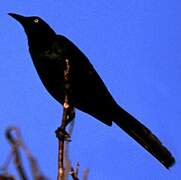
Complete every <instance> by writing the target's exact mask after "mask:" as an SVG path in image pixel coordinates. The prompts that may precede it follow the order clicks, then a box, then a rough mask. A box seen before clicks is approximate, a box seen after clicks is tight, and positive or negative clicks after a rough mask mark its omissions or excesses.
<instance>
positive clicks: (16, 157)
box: [6, 127, 27, 180]
mask: <svg viewBox="0 0 181 180" xmlns="http://www.w3.org/2000/svg"><path fill="white" fill-rule="evenodd" d="M13 131H14V132H15V133H16V136H19V131H18V130H17V128H15V127H10V128H7V129H6V138H7V139H8V141H9V142H10V144H11V146H12V150H13V156H14V164H15V166H16V169H17V171H18V173H19V176H20V178H21V179H22V180H27V177H26V174H25V171H24V168H23V165H22V160H21V157H20V152H19V141H18V140H17V139H16V138H15V137H13V134H12V132H13Z"/></svg>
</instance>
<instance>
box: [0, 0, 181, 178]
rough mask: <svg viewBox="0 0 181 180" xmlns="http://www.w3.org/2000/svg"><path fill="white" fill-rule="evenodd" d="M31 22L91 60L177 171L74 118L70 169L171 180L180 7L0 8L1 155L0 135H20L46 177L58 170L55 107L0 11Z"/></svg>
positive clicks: (176, 139)
mask: <svg viewBox="0 0 181 180" xmlns="http://www.w3.org/2000/svg"><path fill="white" fill-rule="evenodd" d="M8 12H14V13H19V14H22V15H38V16H40V17H42V18H43V19H44V20H46V21H47V22H48V23H49V24H50V25H51V26H52V27H53V29H55V31H56V32H57V33H59V34H64V35H66V36H67V37H68V38H69V39H71V40H72V41H73V42H74V43H75V44H76V45H78V47H79V48H80V49H81V50H82V51H83V52H84V53H85V54H86V55H87V56H88V57H89V59H90V61H91V62H92V64H93V65H94V66H95V68H96V70H97V71H98V72H99V74H100V76H101V77H102V79H103V80H104V82H105V84H106V85H107V87H108V89H109V90H110V91H111V94H112V95H113V97H114V98H115V99H116V100H117V102H118V103H119V104H120V105H121V106H122V107H124V108H125V109H126V110H127V111H128V112H130V113H131V114H132V115H134V116H135V117H137V118H138V119H139V120H140V121H141V122H142V123H144V124H145V125H147V126H148V127H149V128H150V129H151V130H152V131H153V132H154V133H155V134H156V135H157V136H158V137H159V138H160V139H161V141H162V142H163V143H164V144H165V145H166V146H167V147H168V148H169V149H170V150H171V152H172V153H173V154H174V156H175V157H176V160H177V163H176V165H175V166H173V168H171V169H170V171H168V170H166V169H165V168H164V167H163V166H162V165H161V164H159V163H158V162H157V161H156V160H155V159H154V158H153V157H152V156H151V155H149V154H148V153H147V152H146V151H145V150H144V149H143V148H142V147H140V146H139V145H138V144H137V143H136V142H135V141H133V140H132V139H131V138H130V137H128V136H127V135H126V134H125V133H124V132H123V131H122V130H120V129H119V128H118V127H116V125H113V127H111V128H110V127H107V126H105V125H104V124H102V123H100V122H98V121H96V119H94V118H93V117H91V116H89V115H87V114H84V113H82V112H79V111H76V122H75V128H74V132H73V137H72V142H71V146H70V148H71V160H72V163H73V164H75V162H76V161H77V160H78V161H79V162H80V166H81V169H83V168H85V167H88V168H89V169H90V175H89V179H91V180H92V179H93V180H112V179H116V180H117V179H126V180H127V179H128V180H129V179H135V180H138V179H139V180H157V179H159V180H162V179H163V180H177V179H180V171H181V155H180V152H181V145H180V144H181V143H180V135H181V131H180V129H181V120H180V119H181V108H180V103H181V95H180V92H181V83H180V82H181V50H180V47H181V21H180V17H181V2H180V1H178V0H173V1H169V0H160V1H156V0H151V1H145V0H137V1H136V0H130V1H126V0H122V1H118V0H117V1H111V0H107V1H104V0H97V1H92V0H87V1H83V0H77V1H76V0H75V1H57V0H56V1H55V0H54V1H53V0H44V1H43V2H42V1H35V0H32V1H10V0H6V1H1V3H0V27H1V28H0V54H1V66H0V84H1V88H0V99H1V103H0V122H1V127H0V143H1V148H0V156H1V162H2V161H3V159H5V156H6V155H7V153H8V150H9V145H8V144H7V142H6V141H5V138H4V134H3V133H4V130H5V128H6V127H7V126H9V125H16V126H18V127H19V128H21V131H22V133H23V136H24V139H25V141H26V142H27V144H28V145H29V147H30V148H31V150H32V152H33V153H34V155H35V156H36V157H37V159H38V162H39V165H40V166H41V169H42V170H43V172H44V174H46V175H47V176H48V177H50V179H55V177H56V168H57V164H56V161H57V140H56V138H55V136H54V130H55V129H56V128H57V126H58V125H59V122H60V117H61V113H62V108H61V107H60V105H59V104H58V103H57V102H56V101H55V100H54V99H53V98H52V97H51V96H50V95H49V94H48V93H47V91H46V90H45V88H44V87H43V85H42V83H41V82H40V80H39V78H38V76H37V73H36V71H35V69H34V67H33V64H32V61H31V58H30V55H29V52H28V46H27V39H26V36H25V33H24V31H23V29H22V27H21V26H20V24H18V23H17V22H16V21H15V20H13V19H12V18H10V17H9V16H8V15H7V13H8Z"/></svg>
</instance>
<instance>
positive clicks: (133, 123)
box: [114, 107, 175, 169]
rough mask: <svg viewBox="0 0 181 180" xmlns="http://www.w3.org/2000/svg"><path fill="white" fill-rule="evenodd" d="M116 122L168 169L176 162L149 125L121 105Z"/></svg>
mask: <svg viewBox="0 0 181 180" xmlns="http://www.w3.org/2000/svg"><path fill="white" fill-rule="evenodd" d="M114 122H115V123H116V124H117V125H118V126H119V127H120V128H122V129H123V130H124V131H125V132H126V133H128V134H129V135H130V136H131V137H132V138H133V139H135V140H136V141H137V142H138V143H139V144H140V145H141V146H143V147H144V148H145V149H146V150H147V151H148V152H150V153H151V154H152V155H153V156H154V157H155V158H156V159H157V160H159V161H160V162H161V163H162V164H163V165H164V166H165V167H166V168H167V169H168V168H169V167H171V166H172V165H173V164H174V162H175V159H174V157H173V156H172V154H171V153H170V152H169V151H168V149H167V148H166V147H164V146H163V145H162V143H161V142H160V141H159V139H158V138H157V137H156V136H155V135H154V134H153V133H152V132H151V131H150V130H149V129H148V128H147V127H145V126H144V125H143V124H141V123H140V122H139V121H138V120H136V119H135V118H134V117H133V116H131V115H130V114H129V113H127V112H126V111H125V110H123V109H122V108H120V107H119V108H118V113H116V118H115V120H114Z"/></svg>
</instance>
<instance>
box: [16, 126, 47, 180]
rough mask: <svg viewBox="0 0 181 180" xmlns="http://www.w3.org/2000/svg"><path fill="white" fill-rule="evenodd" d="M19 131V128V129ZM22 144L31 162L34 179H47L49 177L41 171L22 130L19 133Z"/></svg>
mask: <svg viewBox="0 0 181 180" xmlns="http://www.w3.org/2000/svg"><path fill="white" fill-rule="evenodd" d="M17 130H18V131H19V129H17ZM17 138H18V139H19V142H20V145H21V147H22V149H23V150H24V152H25V154H26V156H27V158H28V160H29V164H30V168H31V173H32V176H33V179H34V180H46V179H47V178H46V177H45V176H44V175H43V174H42V173H41V171H40V169H39V167H38V164H37V161H36V159H35V158H34V156H33V154H32V153H31V151H30V150H29V148H28V147H27V145H26V144H25V143H24V141H23V138H22V136H21V134H20V131H19V133H18V137H17Z"/></svg>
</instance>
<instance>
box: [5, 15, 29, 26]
mask: <svg viewBox="0 0 181 180" xmlns="http://www.w3.org/2000/svg"><path fill="white" fill-rule="evenodd" d="M8 15H10V16H11V17H13V18H14V19H16V20H17V21H18V22H19V23H21V24H24V22H25V19H26V17H24V16H21V15H19V14H14V13H8Z"/></svg>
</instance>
